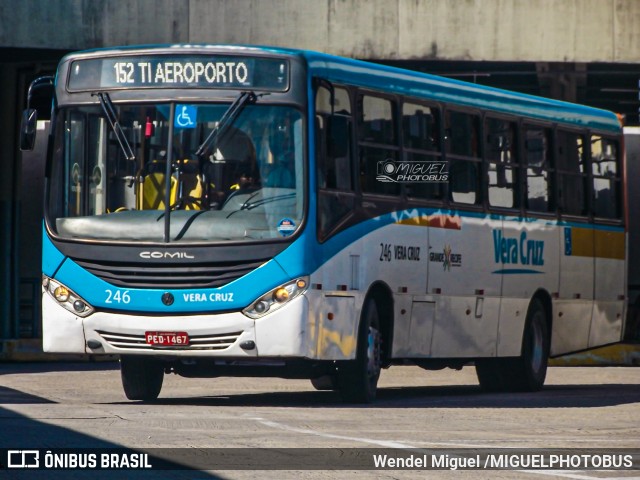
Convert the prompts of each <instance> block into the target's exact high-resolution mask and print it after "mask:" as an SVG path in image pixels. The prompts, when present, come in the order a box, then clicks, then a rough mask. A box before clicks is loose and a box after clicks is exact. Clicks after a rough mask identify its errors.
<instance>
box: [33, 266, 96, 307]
mask: <svg viewBox="0 0 640 480" xmlns="http://www.w3.org/2000/svg"><path fill="white" fill-rule="evenodd" d="M42 287H43V288H44V289H45V290H46V292H47V293H48V294H49V295H51V296H52V297H53V298H54V299H55V300H56V302H58V304H59V305H61V306H63V307H64V308H66V309H67V310H69V311H70V312H71V313H74V314H76V315H78V316H79V317H87V316H89V315H91V314H92V313H93V312H94V309H93V307H92V306H91V305H89V304H88V303H87V302H85V301H84V300H83V299H82V298H80V297H79V296H78V295H76V294H75V293H74V292H73V291H71V290H70V289H68V288H67V287H65V286H64V285H62V284H61V283H59V282H56V281H55V280H53V279H51V278H49V277H47V276H45V275H43V276H42Z"/></svg>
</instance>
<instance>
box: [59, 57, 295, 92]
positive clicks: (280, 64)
mask: <svg viewBox="0 0 640 480" xmlns="http://www.w3.org/2000/svg"><path fill="white" fill-rule="evenodd" d="M288 86H289V63H288V62H287V61H286V60H282V59H274V58H259V57H246V56H235V57H234V56H224V57H220V56H214V55H188V56H185V55H177V56H176V55H156V56H149V55H146V56H126V57H105V58H94V59H86V60H76V61H74V62H72V64H71V69H70V73H69V81H68V83H67V89H68V90H69V91H70V92H83V91H96V90H111V89H123V88H252V89H256V90H271V91H285V90H287V88H288Z"/></svg>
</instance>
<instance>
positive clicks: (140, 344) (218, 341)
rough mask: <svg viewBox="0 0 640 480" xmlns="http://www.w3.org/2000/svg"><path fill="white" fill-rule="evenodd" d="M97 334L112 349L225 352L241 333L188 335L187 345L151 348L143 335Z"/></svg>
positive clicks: (100, 332) (99, 332)
mask: <svg viewBox="0 0 640 480" xmlns="http://www.w3.org/2000/svg"><path fill="white" fill-rule="evenodd" d="M97 333H98V334H99V335H100V336H101V337H102V338H103V339H104V340H105V341H106V342H107V343H108V344H109V345H110V346H112V347H113V348H120V349H138V350H140V349H142V350H153V349H162V350H167V349H168V350H171V349H174V350H176V349H177V350H225V349H227V348H229V347H230V346H231V345H233V344H234V343H235V342H236V340H237V339H238V337H240V335H242V332H231V333H223V334H217V335H216V334H212V335H189V345H182V346H176V347H153V346H151V345H149V344H148V343H147V342H146V341H145V338H144V335H131V334H128V333H111V332H104V331H99V330H97Z"/></svg>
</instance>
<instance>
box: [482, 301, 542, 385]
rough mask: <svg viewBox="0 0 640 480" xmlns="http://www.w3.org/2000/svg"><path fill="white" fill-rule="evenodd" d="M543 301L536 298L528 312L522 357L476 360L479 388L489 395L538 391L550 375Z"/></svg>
mask: <svg viewBox="0 0 640 480" xmlns="http://www.w3.org/2000/svg"><path fill="white" fill-rule="evenodd" d="M546 317H547V314H546V311H545V308H544V306H543V305H542V302H541V301H540V300H539V299H537V298H534V299H533V300H532V301H531V304H530V305H529V310H528V311H527V320H526V323H525V330H524V335H523V339H522V354H521V355H520V356H519V357H515V358H484V359H479V360H478V361H476V373H477V375H478V380H479V382H480V386H481V387H482V389H483V390H485V391H489V392H498V391H504V392H535V391H538V390H540V389H541V388H542V386H543V385H544V381H545V378H546V376H547V365H548V361H549V349H550V335H549V327H548V324H547V318H546Z"/></svg>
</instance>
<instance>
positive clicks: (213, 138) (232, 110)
mask: <svg viewBox="0 0 640 480" xmlns="http://www.w3.org/2000/svg"><path fill="white" fill-rule="evenodd" d="M257 99H258V97H257V95H256V94H255V93H253V92H242V93H241V94H240V95H239V96H238V98H236V99H235V100H234V101H233V103H232V104H231V105H229V108H227V111H226V112H224V114H223V115H222V117H221V118H220V121H219V122H218V124H217V125H216V126H215V127H214V128H213V130H211V133H209V135H208V136H207V138H205V139H204V142H202V144H201V145H200V146H199V147H198V150H196V153H195V155H196V156H197V157H200V158H206V157H208V156H209V155H210V154H211V151H212V150H213V146H215V145H216V142H217V140H218V138H220V137H222V136H223V135H224V134H225V133H226V131H227V130H228V129H229V127H230V126H231V125H233V122H234V121H235V119H236V117H237V116H238V115H239V114H240V112H241V111H242V109H243V108H244V107H245V106H246V105H248V104H249V103H255V101H256V100H257Z"/></svg>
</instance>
